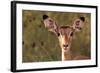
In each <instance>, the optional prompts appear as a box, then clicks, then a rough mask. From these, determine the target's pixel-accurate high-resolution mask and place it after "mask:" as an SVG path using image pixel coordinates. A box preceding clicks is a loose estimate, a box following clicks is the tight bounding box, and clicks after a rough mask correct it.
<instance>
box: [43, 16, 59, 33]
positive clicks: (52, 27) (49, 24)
mask: <svg viewBox="0 0 100 73" xmlns="http://www.w3.org/2000/svg"><path fill="white" fill-rule="evenodd" d="M43 22H44V25H45V28H47V29H48V31H51V32H54V33H57V32H58V25H57V23H56V22H55V21H54V20H53V19H52V18H50V17H49V16H48V15H43Z"/></svg>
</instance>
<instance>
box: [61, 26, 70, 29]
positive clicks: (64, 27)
mask: <svg viewBox="0 0 100 73" xmlns="http://www.w3.org/2000/svg"><path fill="white" fill-rule="evenodd" d="M60 28H63V29H66V28H71V27H70V26H61V27H60Z"/></svg>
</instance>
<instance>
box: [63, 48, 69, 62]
mask: <svg viewBox="0 0 100 73" xmlns="http://www.w3.org/2000/svg"><path fill="white" fill-rule="evenodd" d="M66 60H71V51H70V50H67V51H66V50H64V49H62V61H66Z"/></svg>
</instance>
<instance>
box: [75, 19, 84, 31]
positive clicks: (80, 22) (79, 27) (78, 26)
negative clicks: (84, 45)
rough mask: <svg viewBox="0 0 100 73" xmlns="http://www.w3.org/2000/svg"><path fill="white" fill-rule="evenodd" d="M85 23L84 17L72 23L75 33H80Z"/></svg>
mask: <svg viewBox="0 0 100 73" xmlns="http://www.w3.org/2000/svg"><path fill="white" fill-rule="evenodd" d="M84 22H85V17H79V18H78V19H76V20H75V21H74V24H73V28H74V29H75V31H76V32H78V31H81V30H82V28H83V26H84Z"/></svg>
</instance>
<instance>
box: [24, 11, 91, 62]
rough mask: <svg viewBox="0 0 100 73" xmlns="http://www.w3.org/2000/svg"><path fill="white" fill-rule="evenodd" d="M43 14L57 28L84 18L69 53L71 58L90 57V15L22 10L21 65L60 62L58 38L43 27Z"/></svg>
mask: <svg viewBox="0 0 100 73" xmlns="http://www.w3.org/2000/svg"><path fill="white" fill-rule="evenodd" d="M44 14H47V15H48V16H50V17H52V18H53V19H54V20H55V21H56V22H57V23H59V26H61V25H72V24H73V22H74V20H75V19H77V18H78V17H80V16H84V17H85V20H86V21H85V25H84V28H83V30H82V31H80V32H78V33H75V34H74V36H73V40H72V45H71V51H72V56H73V57H74V56H75V55H80V54H81V55H84V56H87V57H89V58H90V57H91V47H90V46H91V45H90V43H91V38H90V37H91V34H90V33H91V31H90V30H91V28H90V27H91V25H90V24H91V23H90V22H91V14H90V13H73V12H50V11H34V10H23V11H22V20H23V21H22V24H23V34H22V38H23V42H22V44H23V48H22V61H23V63H27V62H47V61H60V60H61V48H60V46H59V41H58V38H57V37H56V35H55V34H53V33H52V32H49V31H48V30H47V29H46V28H45V27H44V24H43V19H42V16H43V15H44Z"/></svg>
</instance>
